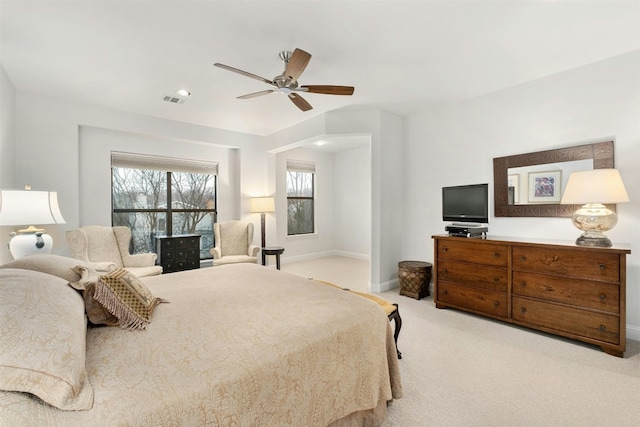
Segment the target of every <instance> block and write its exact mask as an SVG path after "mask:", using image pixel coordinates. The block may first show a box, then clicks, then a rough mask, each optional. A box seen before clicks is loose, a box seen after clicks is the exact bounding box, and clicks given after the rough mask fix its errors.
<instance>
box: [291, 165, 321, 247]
mask: <svg viewBox="0 0 640 427" xmlns="http://www.w3.org/2000/svg"><path fill="white" fill-rule="evenodd" d="M300 165H301V163H300V162H295V163H294V162H291V163H290V162H287V170H286V174H287V177H286V179H285V187H286V188H285V190H286V191H285V192H286V194H287V237H291V236H308V235H311V234H315V232H316V221H315V218H316V171H315V164H308V165H303V166H302V167H300ZM290 172H296V173H308V174H310V175H311V194H312V195H311V196H289V178H288V174H289V173H290ZM304 200H309V201H310V202H311V215H310V221H311V224H310V228H311V231H309V232H301V233H292V232H291V230H290V229H289V201H304Z"/></svg>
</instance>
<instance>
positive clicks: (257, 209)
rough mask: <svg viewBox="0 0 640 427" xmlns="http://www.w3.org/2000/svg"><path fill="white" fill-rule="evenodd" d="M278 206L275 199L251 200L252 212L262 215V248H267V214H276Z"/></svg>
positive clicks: (257, 198) (254, 198) (261, 198)
mask: <svg viewBox="0 0 640 427" xmlns="http://www.w3.org/2000/svg"><path fill="white" fill-rule="evenodd" d="M275 211H276V206H275V201H274V200H273V197H253V198H252V199H251V212H253V213H260V231H261V236H262V246H261V247H263V248H264V247H266V239H265V214H266V213H267V212H275Z"/></svg>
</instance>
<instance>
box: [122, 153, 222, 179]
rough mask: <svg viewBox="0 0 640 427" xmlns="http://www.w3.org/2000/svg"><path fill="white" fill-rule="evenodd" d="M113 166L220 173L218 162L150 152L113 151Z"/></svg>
mask: <svg viewBox="0 0 640 427" xmlns="http://www.w3.org/2000/svg"><path fill="white" fill-rule="evenodd" d="M111 167H118V168H129V169H151V170H159V171H165V172H188V173H201V174H207V175H217V174H218V163H217V162H210V161H206V160H193V159H178V158H175V157H162V156H152V155H149V154H137V153H125V152H122V151H112V152H111Z"/></svg>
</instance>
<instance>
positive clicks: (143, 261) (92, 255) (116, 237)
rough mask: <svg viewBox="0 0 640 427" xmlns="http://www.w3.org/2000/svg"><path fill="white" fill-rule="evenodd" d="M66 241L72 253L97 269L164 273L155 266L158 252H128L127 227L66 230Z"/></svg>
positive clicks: (94, 226)
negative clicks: (123, 269)
mask: <svg viewBox="0 0 640 427" xmlns="http://www.w3.org/2000/svg"><path fill="white" fill-rule="evenodd" d="M67 241H68V243H69V250H70V252H71V256H72V257H73V258H75V259H79V260H81V261H84V262H86V263H87V264H88V265H89V266H90V267H92V268H93V269H95V270H96V271H98V272H103V273H105V272H111V271H114V270H116V269H119V268H126V269H127V270H129V271H130V272H132V273H134V274H135V275H136V276H138V277H142V276H153V275H156V274H160V273H162V267H161V266H157V265H155V261H156V258H157V255H156V254H155V253H146V254H134V255H132V254H130V253H129V244H130V243H131V230H130V229H129V228H128V227H122V226H117V227H104V226H100V225H89V226H85V227H81V228H79V229H77V230H69V231H67Z"/></svg>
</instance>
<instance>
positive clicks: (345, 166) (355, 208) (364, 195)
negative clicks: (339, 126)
mask: <svg viewBox="0 0 640 427" xmlns="http://www.w3.org/2000/svg"><path fill="white" fill-rule="evenodd" d="M333 164H334V167H333V172H334V176H335V179H334V212H333V224H334V234H335V244H334V248H335V250H336V251H338V252H339V253H342V254H343V255H347V256H352V257H356V258H361V259H369V251H370V250H371V147H370V146H369V145H367V146H364V147H360V148H355V149H352V150H347V151H341V152H338V153H335V154H334V155H333Z"/></svg>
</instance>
